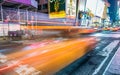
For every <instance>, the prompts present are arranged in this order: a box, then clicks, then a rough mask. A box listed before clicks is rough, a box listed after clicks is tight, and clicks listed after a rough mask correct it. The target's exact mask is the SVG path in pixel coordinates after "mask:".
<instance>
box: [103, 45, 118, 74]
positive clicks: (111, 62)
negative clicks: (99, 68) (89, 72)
mask: <svg viewBox="0 0 120 75" xmlns="http://www.w3.org/2000/svg"><path fill="white" fill-rule="evenodd" d="M119 50H120V47H119V48H118V49H117V51H116V52H115V54H114V56H113V57H112V59H111V60H110V62H109V64H108V66H107V67H106V69H105V71H104V72H103V75H105V73H106V72H107V70H108V68H109V67H110V65H111V63H112V61H113V59H114V58H115V56H116V53H118V52H119Z"/></svg>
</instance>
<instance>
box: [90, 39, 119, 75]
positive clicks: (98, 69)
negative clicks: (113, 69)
mask: <svg viewBox="0 0 120 75" xmlns="http://www.w3.org/2000/svg"><path fill="white" fill-rule="evenodd" d="M119 42H120V41H119V40H115V41H113V42H111V43H110V44H109V45H108V46H107V47H105V48H104V49H103V51H106V50H107V51H108V52H107V55H106V57H105V59H104V60H103V61H102V62H101V64H100V65H99V66H98V68H97V69H96V70H95V71H94V72H93V73H92V75H96V74H97V73H98V72H99V71H100V69H101V68H102V66H103V65H104V63H105V62H106V61H107V59H108V58H109V54H110V53H111V52H112V51H113V49H114V48H115V47H116V46H117V45H118V43H119Z"/></svg>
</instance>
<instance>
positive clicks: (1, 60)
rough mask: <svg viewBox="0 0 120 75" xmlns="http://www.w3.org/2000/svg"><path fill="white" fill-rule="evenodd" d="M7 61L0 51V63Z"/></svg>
mask: <svg viewBox="0 0 120 75" xmlns="http://www.w3.org/2000/svg"><path fill="white" fill-rule="evenodd" d="M5 62H7V56H6V55H4V54H2V53H0V63H5Z"/></svg>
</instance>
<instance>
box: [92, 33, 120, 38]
mask: <svg viewBox="0 0 120 75" xmlns="http://www.w3.org/2000/svg"><path fill="white" fill-rule="evenodd" d="M90 36H96V37H112V38H120V34H103V33H96V34H92V35H90Z"/></svg>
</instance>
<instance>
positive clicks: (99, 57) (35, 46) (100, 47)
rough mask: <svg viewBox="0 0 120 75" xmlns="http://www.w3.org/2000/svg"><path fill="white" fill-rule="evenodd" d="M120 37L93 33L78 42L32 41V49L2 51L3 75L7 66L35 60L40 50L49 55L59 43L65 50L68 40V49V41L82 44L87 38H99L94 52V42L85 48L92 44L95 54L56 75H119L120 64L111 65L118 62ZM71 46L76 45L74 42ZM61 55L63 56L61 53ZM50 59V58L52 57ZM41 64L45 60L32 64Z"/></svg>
mask: <svg viewBox="0 0 120 75" xmlns="http://www.w3.org/2000/svg"><path fill="white" fill-rule="evenodd" d="M119 34H120V31H117V32H112V31H102V32H97V33H93V34H87V35H79V36H77V37H74V38H63V37H62V38H51V39H45V40H41V41H35V42H33V41H32V42H30V41H29V42H27V44H26V45H28V46H25V45H21V46H20V47H19V46H18V47H17V46H16V47H15V46H14V47H12V48H9V47H8V48H3V49H1V50H0V56H1V57H0V62H1V64H0V66H1V68H0V73H1V72H2V71H1V70H2V67H3V65H4V66H5V65H6V64H7V65H8V64H10V63H11V64H12V65H15V64H16V63H17V61H18V62H19V61H23V59H24V61H25V60H26V58H27V59H28V56H32V57H30V59H33V56H34V55H40V52H39V50H42V52H43V53H46V49H48V48H51V49H52V47H54V48H55V47H56V48H57V44H56V43H59V45H60V44H61V46H62V45H63V43H61V41H65V40H66V45H67V44H69V43H70V42H69V41H68V42H67V40H72V39H80V40H82V39H85V38H86V41H87V40H88V41H89V40H90V39H91V38H96V42H97V44H96V46H95V47H94V48H91V46H93V44H92V42H94V40H93V41H91V42H85V43H86V45H85V47H87V44H88V46H89V48H90V50H91V51H90V52H89V53H87V54H85V55H84V56H83V57H82V58H77V60H76V61H75V60H74V62H73V63H72V64H70V65H68V66H67V67H65V65H64V67H63V69H61V70H60V69H58V68H59V67H56V68H57V69H58V70H57V72H56V71H53V72H56V73H55V75H95V74H97V75H103V74H105V75H110V74H111V75H114V74H118V71H119V70H120V69H118V68H117V67H115V66H114V65H115V64H116V66H117V63H116V62H113V63H114V65H113V66H112V65H110V64H111V62H112V60H113V59H114V58H113V56H114V54H115V53H116V51H118V52H119V47H120V35H119ZM71 43H74V41H71ZM54 44H56V46H55V45H54ZM89 44H91V45H89ZM59 45H58V46H59ZM44 46H45V48H44ZM50 46H52V47H50ZM76 46H77V45H76ZM76 46H75V49H76V50H77V48H76ZM78 46H79V47H81V46H82V47H83V45H82V44H79V45H78ZM69 47H71V46H69ZM83 48H84V47H83ZM65 49H67V48H65ZM79 49H80V48H79ZM61 50H62V49H61ZM118 52H117V54H118ZM57 53H59V51H58V52H57ZM61 56H62V55H61ZM39 57H40V56H39ZM47 58H49V55H48V57H47ZM58 58H59V56H58ZM63 58H64V57H63ZM42 59H43V60H45V59H46V58H42ZM111 59H112V60H111ZM39 60H41V59H36V60H31V61H33V64H34V65H35V64H37V66H40V65H41V64H40V61H39ZM59 60H60V59H59ZM118 60H119V58H115V61H118ZM31 61H30V62H31ZM5 62H6V64H3V63H5ZM30 62H29V63H28V62H26V64H30ZM37 62H38V63H37ZM44 62H45V61H44ZM41 63H42V62H41ZM64 63H65V62H64ZM113 63H112V64H113ZM118 65H119V63H118ZM111 66H112V67H111ZM109 67H110V68H109ZM11 68H12V67H11ZM116 68H117V71H114V70H116ZM113 69H114V70H113ZM39 70H41V69H39ZM54 70H55V69H54ZM4 71H5V72H3V74H4V73H5V74H4V75H8V74H9V75H13V74H14V73H13V71H10V72H9V71H8V72H7V69H6V70H4ZM48 71H49V70H48ZM113 71H114V72H113ZM11 72H12V73H11ZM46 72H47V71H46ZM7 73H8V74H7ZM10 73H11V74H10ZM47 73H48V72H47ZM108 73H109V74H108ZM119 74H120V73H119ZM15 75H16V74H15Z"/></svg>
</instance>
